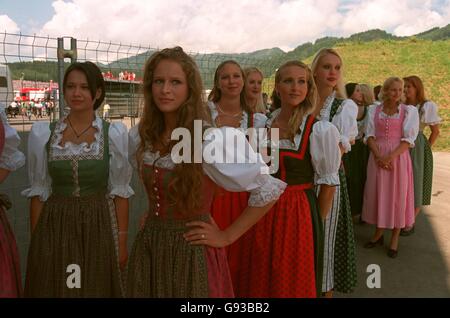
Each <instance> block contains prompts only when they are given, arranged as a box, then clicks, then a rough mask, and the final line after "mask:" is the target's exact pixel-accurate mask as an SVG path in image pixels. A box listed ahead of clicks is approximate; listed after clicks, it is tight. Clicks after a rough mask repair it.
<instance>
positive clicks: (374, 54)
mask: <svg viewBox="0 0 450 318" xmlns="http://www.w3.org/2000/svg"><path fill="white" fill-rule="evenodd" d="M335 48H336V50H337V51H338V52H339V53H340V54H341V55H342V57H343V59H344V67H345V69H344V76H345V80H346V81H347V82H358V83H368V84H371V85H372V86H374V85H378V84H382V83H383V81H384V80H385V79H386V78H388V77H390V76H399V77H405V76H408V75H417V76H419V77H420V78H421V79H422V80H423V81H424V85H425V91H426V96H427V98H428V99H431V100H433V101H435V102H436V103H437V104H438V106H439V107H440V111H439V114H440V116H441V117H442V118H443V119H444V122H443V124H442V125H441V137H440V138H439V139H438V141H437V143H436V145H435V147H434V150H436V151H438V150H439V151H450V125H449V123H450V40H445V41H429V40H421V39H417V38H410V39H407V40H402V41H390V40H381V41H373V42H365V43H364V42H363V43H356V42H347V43H340V44H338V45H336V46H335ZM311 60H312V57H310V58H308V59H307V60H306V62H309V63H310V62H311Z"/></svg>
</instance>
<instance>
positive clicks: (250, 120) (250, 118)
mask: <svg viewBox="0 0 450 318" xmlns="http://www.w3.org/2000/svg"><path fill="white" fill-rule="evenodd" d="M247 116H248V120H247V128H253V126H255V123H254V118H253V113H252V112H247Z"/></svg>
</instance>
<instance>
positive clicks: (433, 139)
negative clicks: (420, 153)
mask: <svg viewBox="0 0 450 318" xmlns="http://www.w3.org/2000/svg"><path fill="white" fill-rule="evenodd" d="M430 129H431V135H430V137H429V138H428V142H429V143H430V146H431V147H433V145H434V143H435V142H436V140H437V138H438V137H439V134H440V130H439V125H434V126H430Z"/></svg>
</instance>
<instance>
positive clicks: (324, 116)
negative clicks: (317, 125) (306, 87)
mask: <svg viewBox="0 0 450 318" xmlns="http://www.w3.org/2000/svg"><path fill="white" fill-rule="evenodd" d="M335 98H336V91H333V93H331V95H330V96H328V97H327V99H326V100H325V102H324V103H323V107H322V109H321V110H320V113H319V120H329V119H330V112H331V105H332V104H333V101H334V99H335Z"/></svg>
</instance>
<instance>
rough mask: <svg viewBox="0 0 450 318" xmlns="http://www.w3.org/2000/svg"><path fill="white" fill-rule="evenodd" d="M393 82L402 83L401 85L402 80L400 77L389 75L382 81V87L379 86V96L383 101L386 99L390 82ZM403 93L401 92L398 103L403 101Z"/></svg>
mask: <svg viewBox="0 0 450 318" xmlns="http://www.w3.org/2000/svg"><path fill="white" fill-rule="evenodd" d="M395 82H397V83H400V84H402V87H403V80H402V79H401V78H400V77H396V76H393V77H389V78H388V79H387V80H385V81H384V83H383V87H382V88H381V91H380V98H381V100H382V101H383V102H385V101H387V100H388V94H387V93H388V92H389V89H390V88H391V86H392V84H394V83H395ZM404 97H405V96H404V94H402V98H401V99H400V103H402V102H404Z"/></svg>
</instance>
